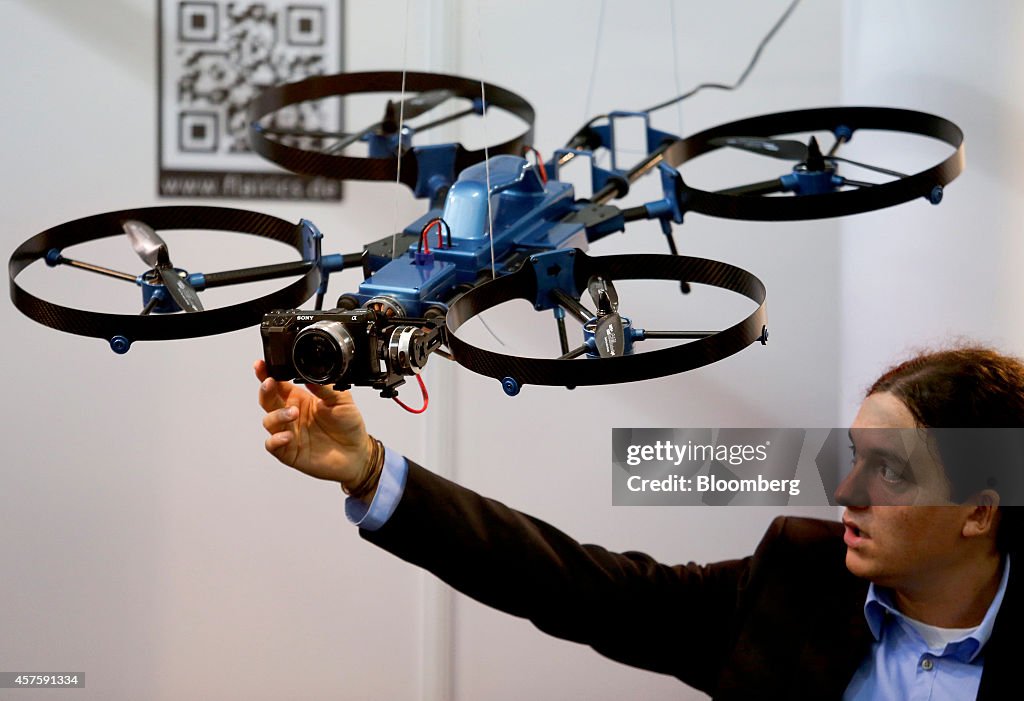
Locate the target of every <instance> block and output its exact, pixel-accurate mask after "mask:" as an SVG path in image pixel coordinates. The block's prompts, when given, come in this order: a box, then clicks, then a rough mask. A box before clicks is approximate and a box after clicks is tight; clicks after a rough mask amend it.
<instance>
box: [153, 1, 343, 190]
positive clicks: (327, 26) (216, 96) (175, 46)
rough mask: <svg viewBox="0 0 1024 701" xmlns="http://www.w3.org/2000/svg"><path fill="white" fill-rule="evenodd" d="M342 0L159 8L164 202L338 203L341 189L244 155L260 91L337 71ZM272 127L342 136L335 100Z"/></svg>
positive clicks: (293, 111)
mask: <svg viewBox="0 0 1024 701" xmlns="http://www.w3.org/2000/svg"><path fill="white" fill-rule="evenodd" d="M342 9H343V8H342V0H304V1H303V0H300V1H299V2H295V1H294V0H291V1H289V0H160V7H159V20H158V21H159V25H160V26H159V37H160V49H159V53H160V79H159V82H160V86H159V91H160V94H159V104H160V109H159V112H158V119H159V133H160V139H159V142H160V143H159V164H160V173H159V178H160V183H159V191H160V194H161V195H163V196H167V197H239V198H281V199H338V198H339V197H340V186H339V185H338V183H337V182H336V181H332V180H327V179H322V178H300V177H297V176H294V175H291V174H288V173H286V172H285V171H284V170H282V169H280V168H278V167H277V166H276V165H273V164H271V163H269V162H267V161H266V160H264V159H263V158H261V157H260V156H258V155H257V154H255V153H253V152H252V150H251V149H250V148H249V142H248V136H247V129H248V120H247V113H248V106H249V102H250V101H251V100H252V99H253V98H254V97H255V96H256V95H258V94H259V91H260V90H262V89H264V88H266V87H269V86H272V85H279V84H282V83H291V82H295V81H297V80H301V79H303V78H307V77H309V76H313V75H326V74H331V73H338V72H340V71H341V69H342ZM276 119H278V120H282V121H286V122H287V123H288V124H289V127H290V128H293V129H296V130H300V131H310V132H337V131H340V130H341V115H340V108H339V104H338V101H337V100H323V101H319V102H312V103H303V104H301V105H295V106H291V107H288V108H285V110H283V111H280V112H279V114H278V115H277V117H276Z"/></svg>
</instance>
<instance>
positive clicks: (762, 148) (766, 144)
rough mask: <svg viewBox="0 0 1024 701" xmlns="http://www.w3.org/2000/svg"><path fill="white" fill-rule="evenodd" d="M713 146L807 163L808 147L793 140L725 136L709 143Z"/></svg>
mask: <svg viewBox="0 0 1024 701" xmlns="http://www.w3.org/2000/svg"><path fill="white" fill-rule="evenodd" d="M708 143H710V144H711V145H712V146H731V147H732V148H738V149H742V150H744V151H750V152H751V153H758V154H760V155H762V156H770V157H772V158H781V159H782V160H784V161H801V162H803V161H806V160H807V146H806V144H802V143H800V142H799V141H793V140H792V139H766V138H763V137H759V136H723V137H719V138H717V139H711V141H709V142H708Z"/></svg>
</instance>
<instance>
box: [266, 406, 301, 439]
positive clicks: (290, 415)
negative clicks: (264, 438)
mask: <svg viewBox="0 0 1024 701" xmlns="http://www.w3.org/2000/svg"><path fill="white" fill-rule="evenodd" d="M298 417H299V410H298V409H297V408H296V407H293V406H289V407H285V408H283V409H276V410H274V411H271V412H268V413H267V414H266V415H265V416H264V417H263V428H265V429H267V431H268V432H269V433H278V432H280V431H284V430H285V429H286V428H288V426H289V425H290V424H291V423H292V422H293V421H295V419H297V418H298Z"/></svg>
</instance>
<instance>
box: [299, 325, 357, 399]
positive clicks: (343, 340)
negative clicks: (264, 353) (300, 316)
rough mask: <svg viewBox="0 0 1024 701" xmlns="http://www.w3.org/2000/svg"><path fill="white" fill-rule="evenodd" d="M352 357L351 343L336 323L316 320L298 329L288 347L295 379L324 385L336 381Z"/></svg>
mask: <svg viewBox="0 0 1024 701" xmlns="http://www.w3.org/2000/svg"><path fill="white" fill-rule="evenodd" d="M354 354H355V343H354V342H353V341H352V336H350V335H349V333H348V331H347V330H346V329H345V326H344V324H342V323H340V322H337V321H318V322H316V323H314V324H310V325H309V326H307V327H306V328H304V329H302V331H300V332H299V333H298V335H297V336H296V337H295V343H294V344H293V345H292V363H293V364H294V365H295V371H296V372H297V373H299V377H301V378H302V379H304V380H306V381H307V382H313V383H315V384H318V385H325V384H328V383H332V382H338V381H339V380H341V377H342V376H343V375H344V374H345V371H346V370H348V365H349V363H350V362H351V361H352V357H353V355H354Z"/></svg>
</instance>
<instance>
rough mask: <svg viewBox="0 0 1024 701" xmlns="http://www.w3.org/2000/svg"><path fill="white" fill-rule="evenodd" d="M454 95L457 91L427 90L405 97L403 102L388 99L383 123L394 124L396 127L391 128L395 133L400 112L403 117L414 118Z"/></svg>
mask: <svg viewBox="0 0 1024 701" xmlns="http://www.w3.org/2000/svg"><path fill="white" fill-rule="evenodd" d="M453 97H455V93H454V92H452V91H451V90H425V91H424V92H421V93H417V94H416V95H413V96H412V97H407V98H405V100H403V101H402V102H393V101H391V100H388V104H387V107H385V108H384V120H383V123H384V124H385V125H390V124H393V125H394V128H392V130H391V132H392V133H393V132H395V131H397V130H398V117H399V114H401V117H402V119H413V118H415V117H419V116H420V115H421V114H424V113H425V112H429V111H430V110H432V109H434V108H435V107H437V106H438V105H440V104H441V103H442V102H444V101H445V100H448V99H450V98H453Z"/></svg>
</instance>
